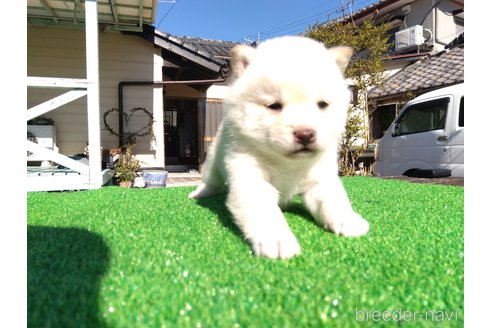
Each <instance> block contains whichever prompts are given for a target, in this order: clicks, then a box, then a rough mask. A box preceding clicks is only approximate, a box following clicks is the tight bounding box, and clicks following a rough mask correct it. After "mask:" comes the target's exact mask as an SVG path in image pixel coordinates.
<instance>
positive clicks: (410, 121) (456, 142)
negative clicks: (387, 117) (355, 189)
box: [374, 83, 465, 177]
mask: <svg viewBox="0 0 492 328" xmlns="http://www.w3.org/2000/svg"><path fill="white" fill-rule="evenodd" d="M464 89H465V88H464V83H461V84H457V85H454V86H450V87H445V88H442V89H438V90H435V91H431V92H428V93H425V94H423V95H420V96H419V97H417V98H415V99H413V100H411V101H409V102H408V103H407V104H406V105H405V107H403V109H402V110H401V111H400V113H399V114H398V116H397V117H396V118H395V120H394V121H393V123H391V125H390V127H389V129H388V130H387V131H386V133H385V135H384V136H383V137H382V138H381V139H380V140H379V143H378V145H377V146H376V150H375V157H376V163H375V167H374V174H375V175H379V176H397V175H408V176H423V177H433V176H449V175H451V176H456V177H464V167H465V165H464V138H465V120H464V108H465V96H464V92H465V90H464Z"/></svg>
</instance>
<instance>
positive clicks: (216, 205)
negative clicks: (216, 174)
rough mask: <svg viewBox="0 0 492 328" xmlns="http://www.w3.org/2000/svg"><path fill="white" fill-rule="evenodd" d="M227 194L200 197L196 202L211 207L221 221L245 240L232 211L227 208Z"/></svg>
mask: <svg viewBox="0 0 492 328" xmlns="http://www.w3.org/2000/svg"><path fill="white" fill-rule="evenodd" d="M226 196H227V195H226V194H221V195H216V196H211V197H206V198H199V199H197V200H196V203H197V204H198V205H199V206H201V207H205V208H207V209H209V210H210V211H212V212H213V213H214V214H216V215H217V217H218V218H219V221H220V223H221V224H222V225H223V226H224V227H225V228H227V229H229V230H230V231H231V232H232V233H233V234H234V235H236V236H238V237H240V238H241V240H243V241H244V236H243V234H242V232H241V230H239V228H238V226H237V225H236V224H235V223H234V220H233V218H232V214H231V212H229V210H228V209H227V207H226V205H225V202H226Z"/></svg>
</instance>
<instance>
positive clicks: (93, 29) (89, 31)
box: [85, 0, 103, 189]
mask: <svg viewBox="0 0 492 328" xmlns="http://www.w3.org/2000/svg"><path fill="white" fill-rule="evenodd" d="M85 52H86V70H87V81H88V87H87V126H88V127H87V132H88V143H89V183H90V188H91V189H93V188H100V187H101V186H102V181H103V180H102V173H101V127H100V108H99V38H98V18H97V0H86V1H85Z"/></svg>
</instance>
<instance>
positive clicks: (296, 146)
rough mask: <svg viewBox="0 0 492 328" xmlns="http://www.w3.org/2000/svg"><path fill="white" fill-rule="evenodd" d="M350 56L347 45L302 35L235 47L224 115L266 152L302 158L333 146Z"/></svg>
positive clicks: (343, 111)
mask: <svg viewBox="0 0 492 328" xmlns="http://www.w3.org/2000/svg"><path fill="white" fill-rule="evenodd" d="M351 55H352V49H351V48H349V47H334V48H329V49H327V48H325V47H324V45H323V44H321V43H319V42H317V41H314V40H311V39H308V38H304V37H282V38H277V39H272V40H269V41H266V42H264V43H262V44H260V45H259V47H258V48H256V49H255V48H251V47H248V46H245V45H239V46H236V47H235V48H234V49H233V50H232V52H231V68H232V72H233V76H234V79H235V80H234V83H233V84H232V86H231V88H230V94H229V97H228V99H227V102H228V105H229V106H228V110H226V113H225V115H226V117H227V119H228V120H229V122H231V123H232V124H234V125H235V127H236V128H237V132H238V133H240V134H241V135H242V136H243V137H245V138H246V139H248V140H250V141H251V142H253V143H254V144H255V145H256V146H257V147H258V148H259V149H261V150H264V151H266V152H270V153H275V154H279V155H280V156H283V157H288V158H305V157H308V156H311V155H312V154H316V153H318V152H320V151H324V150H325V149H327V148H333V149H336V147H337V139H338V137H339V136H340V133H341V132H342V131H343V129H344V125H345V121H346V115H347V108H348V104H349V99H350V95H349V92H348V89H347V86H346V84H345V82H344V77H343V73H344V72H345V69H346V67H347V65H348V63H349V60H350V57H351Z"/></svg>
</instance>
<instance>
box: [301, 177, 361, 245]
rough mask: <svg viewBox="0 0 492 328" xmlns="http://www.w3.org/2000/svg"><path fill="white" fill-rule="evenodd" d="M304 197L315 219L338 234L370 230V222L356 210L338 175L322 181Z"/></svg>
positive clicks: (354, 233)
mask: <svg viewBox="0 0 492 328" xmlns="http://www.w3.org/2000/svg"><path fill="white" fill-rule="evenodd" d="M302 198H303V201H304V204H305V206H306V208H307V209H308V210H309V211H310V212H311V215H312V216H313V217H314V218H315V220H316V221H317V222H318V223H319V224H320V225H321V226H323V227H324V228H325V229H329V230H331V231H333V232H334V233H335V234H337V235H342V236H350V237H356V236H362V235H365V234H366V233H367V232H368V231H369V223H368V222H367V221H366V220H365V219H363V218H362V217H361V216H360V215H359V214H357V213H355V212H354V210H353V209H352V205H351V204H350V201H349V199H348V197H347V193H346V192H345V189H344V188H343V185H342V182H341V181H340V179H339V178H338V177H336V178H333V179H330V180H329V181H320V182H319V183H317V184H315V185H314V186H312V187H311V188H310V189H309V190H308V191H306V192H305V193H304V194H303V195H302Z"/></svg>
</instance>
